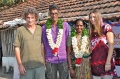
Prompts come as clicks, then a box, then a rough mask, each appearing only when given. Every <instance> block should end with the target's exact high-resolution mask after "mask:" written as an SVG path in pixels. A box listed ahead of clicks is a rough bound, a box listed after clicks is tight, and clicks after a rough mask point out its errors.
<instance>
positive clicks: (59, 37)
mask: <svg viewBox="0 0 120 79" xmlns="http://www.w3.org/2000/svg"><path fill="white" fill-rule="evenodd" d="M46 34H47V38H48V43H49V45H50V47H51V48H52V50H54V49H55V48H59V47H60V44H61V41H62V35H63V29H59V31H58V35H57V41H56V43H54V41H53V39H52V34H51V29H46ZM57 53H58V52H56V53H55V54H54V56H57Z"/></svg>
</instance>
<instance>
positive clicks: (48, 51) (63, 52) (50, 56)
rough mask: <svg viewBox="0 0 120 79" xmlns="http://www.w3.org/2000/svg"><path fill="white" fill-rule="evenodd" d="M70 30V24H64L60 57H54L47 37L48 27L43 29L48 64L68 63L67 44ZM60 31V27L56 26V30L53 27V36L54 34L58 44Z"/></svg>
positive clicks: (59, 49) (59, 50)
mask: <svg viewBox="0 0 120 79" xmlns="http://www.w3.org/2000/svg"><path fill="white" fill-rule="evenodd" d="M69 30H70V27H69V25H68V23H67V22H63V36H62V41H61V44H60V47H59V48H58V55H57V56H54V55H53V53H52V48H51V47H50V45H49V43H48V39H47V36H46V25H44V26H43V27H42V41H43V44H44V48H45V53H46V54H45V56H46V61H47V62H50V63H60V62H65V61H67V52H66V43H67V39H68V36H69ZM58 31H59V28H58V26H56V28H55V27H53V26H52V28H51V34H52V38H53V41H54V43H55V42H56V39H57V35H58Z"/></svg>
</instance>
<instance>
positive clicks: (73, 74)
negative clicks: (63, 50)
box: [70, 68, 75, 78]
mask: <svg viewBox="0 0 120 79" xmlns="http://www.w3.org/2000/svg"><path fill="white" fill-rule="evenodd" d="M70 76H71V77H72V78H75V71H74V70H73V68H70Z"/></svg>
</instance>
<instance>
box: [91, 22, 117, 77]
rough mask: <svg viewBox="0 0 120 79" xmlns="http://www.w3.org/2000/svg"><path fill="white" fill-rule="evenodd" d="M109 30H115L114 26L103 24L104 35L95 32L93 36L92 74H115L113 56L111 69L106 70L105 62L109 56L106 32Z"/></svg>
mask: <svg viewBox="0 0 120 79" xmlns="http://www.w3.org/2000/svg"><path fill="white" fill-rule="evenodd" d="M108 32H113V31H112V27H111V26H110V25H109V24H105V25H104V26H103V35H102V37H99V36H98V33H96V32H93V33H92V38H91V44H92V45H91V46H92V54H91V70H92V74H93V75H95V76H102V75H115V72H114V69H115V65H114V62H113V58H112V59H111V70H110V71H108V72H105V63H106V59H107V56H108V50H109V46H108V45H107V37H106V34H107V33H108Z"/></svg>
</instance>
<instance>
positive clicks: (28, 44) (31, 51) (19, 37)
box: [13, 25, 43, 68]
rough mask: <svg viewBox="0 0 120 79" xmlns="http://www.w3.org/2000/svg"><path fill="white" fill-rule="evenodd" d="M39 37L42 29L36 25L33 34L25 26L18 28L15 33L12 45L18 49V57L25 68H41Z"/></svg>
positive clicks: (41, 58)
mask: <svg viewBox="0 0 120 79" xmlns="http://www.w3.org/2000/svg"><path fill="white" fill-rule="evenodd" d="M41 35H42V29H41V27H40V26H38V25H36V29H35V32H34V33H33V34H32V33H31V32H30V30H29V29H27V28H26V27H25V26H21V27H19V28H18V29H17V31H16V37H15V40H14V44H13V45H14V46H17V47H19V48H20V57H21V60H22V64H23V65H24V66H25V68H35V67H40V66H43V57H42V54H41Z"/></svg>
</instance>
